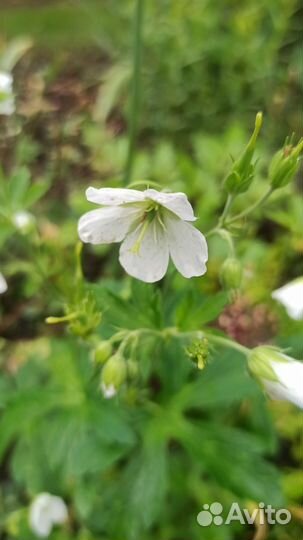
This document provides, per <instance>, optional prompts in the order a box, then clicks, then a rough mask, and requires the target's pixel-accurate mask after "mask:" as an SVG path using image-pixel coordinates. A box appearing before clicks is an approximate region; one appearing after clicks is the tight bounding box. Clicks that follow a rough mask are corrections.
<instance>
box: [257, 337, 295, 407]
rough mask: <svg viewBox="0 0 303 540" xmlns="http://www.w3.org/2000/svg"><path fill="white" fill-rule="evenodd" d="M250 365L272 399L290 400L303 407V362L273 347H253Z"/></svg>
mask: <svg viewBox="0 0 303 540" xmlns="http://www.w3.org/2000/svg"><path fill="white" fill-rule="evenodd" d="M248 366H249V369H250V371H251V373H252V374H253V375H254V376H255V377H256V378H257V379H258V380H259V382H260V383H261V384H262V386H263V387H264V389H265V391H266V392H267V393H268V394H269V396H270V397H271V398H272V399H277V400H282V401H290V402H291V403H294V405H297V407H300V408H301V409H303V362H300V361H298V360H294V359H293V358H291V357H290V356H287V355H286V354H284V353H283V352H281V351H279V350H277V349H274V348H273V347H269V346H268V347H266V346H260V347H256V348H255V349H253V351H252V353H251V355H250V357H249V359H248Z"/></svg>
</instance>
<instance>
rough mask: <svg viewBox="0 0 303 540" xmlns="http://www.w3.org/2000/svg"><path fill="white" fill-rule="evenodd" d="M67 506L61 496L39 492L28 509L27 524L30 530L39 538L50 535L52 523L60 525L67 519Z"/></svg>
mask: <svg viewBox="0 0 303 540" xmlns="http://www.w3.org/2000/svg"><path fill="white" fill-rule="evenodd" d="M67 517H68V512H67V506H66V504H65V502H64V501H63V499H61V497H57V496H55V495H50V493H40V494H39V495H37V496H36V497H35V499H34V500H33V502H32V504H31V506H30V511H29V524H30V527H31V529H32V531H33V532H34V533H35V534H36V535H37V536H39V537H40V538H46V537H47V536H49V535H50V533H51V531H52V528H53V526H54V525H61V524H62V523H64V522H65V521H66V520H67Z"/></svg>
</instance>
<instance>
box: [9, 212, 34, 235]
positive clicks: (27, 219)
mask: <svg viewBox="0 0 303 540" xmlns="http://www.w3.org/2000/svg"><path fill="white" fill-rule="evenodd" d="M34 222H35V218H34V216H33V214H31V213H30V212H27V211H26V210H20V211H19V212H16V213H15V214H14V215H13V223H14V225H15V226H16V227H17V229H19V230H20V231H21V232H27V231H28V230H30V229H31V227H32V225H33V224H34Z"/></svg>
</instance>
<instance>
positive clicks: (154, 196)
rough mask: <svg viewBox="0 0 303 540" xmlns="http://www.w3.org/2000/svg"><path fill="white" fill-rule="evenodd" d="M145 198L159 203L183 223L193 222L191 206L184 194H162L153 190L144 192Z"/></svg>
mask: <svg viewBox="0 0 303 540" xmlns="http://www.w3.org/2000/svg"><path fill="white" fill-rule="evenodd" d="M144 194H145V198H146V199H150V200H152V201H155V202H157V203H159V204H160V205H161V206H164V207H165V208H167V210H170V211H171V212H173V213H174V214H176V216H178V217H179V218H181V219H184V220H185V221H195V220H196V218H195V216H194V212H193V208H192V205H191V204H190V202H189V200H188V198H187V197H186V195H185V194H184V193H163V192H160V191H156V190H155V189H147V190H146V191H144Z"/></svg>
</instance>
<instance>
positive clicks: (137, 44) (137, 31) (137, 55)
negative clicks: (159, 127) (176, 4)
mask: <svg viewBox="0 0 303 540" xmlns="http://www.w3.org/2000/svg"><path fill="white" fill-rule="evenodd" d="M143 10H144V0H137V5H136V11H135V17H134V46H133V80H132V99H131V107H130V116H129V143H128V155H127V162H126V169H125V177H124V183H125V185H128V184H129V182H130V179H131V175H132V169H133V164H134V157H135V144H136V137H137V131H138V119H139V109H140V71H141V59H142V29H143Z"/></svg>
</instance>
